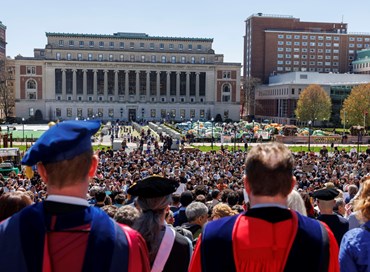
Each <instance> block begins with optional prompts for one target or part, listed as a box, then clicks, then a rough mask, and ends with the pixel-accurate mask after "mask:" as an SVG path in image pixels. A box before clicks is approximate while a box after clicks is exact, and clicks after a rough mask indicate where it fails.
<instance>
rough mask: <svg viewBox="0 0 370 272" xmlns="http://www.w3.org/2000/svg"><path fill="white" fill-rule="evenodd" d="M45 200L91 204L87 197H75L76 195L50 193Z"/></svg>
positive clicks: (81, 204)
mask: <svg viewBox="0 0 370 272" xmlns="http://www.w3.org/2000/svg"><path fill="white" fill-rule="evenodd" d="M45 201H54V202H59V203H67V204H74V205H80V206H86V207H88V206H90V205H89V202H87V200H86V199H83V198H80V197H75V196H66V195H49V196H48V197H47V198H46V200H45Z"/></svg>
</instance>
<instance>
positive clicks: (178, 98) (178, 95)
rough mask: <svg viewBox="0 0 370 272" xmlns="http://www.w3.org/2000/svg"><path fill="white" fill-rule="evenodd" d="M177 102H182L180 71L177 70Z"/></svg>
mask: <svg viewBox="0 0 370 272" xmlns="http://www.w3.org/2000/svg"><path fill="white" fill-rule="evenodd" d="M176 102H180V72H176Z"/></svg>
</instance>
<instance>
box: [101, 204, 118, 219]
mask: <svg viewBox="0 0 370 272" xmlns="http://www.w3.org/2000/svg"><path fill="white" fill-rule="evenodd" d="M101 209H102V210H103V211H104V212H105V213H106V214H107V215H108V216H109V217H110V218H114V216H115V215H116V212H117V209H118V208H117V206H114V205H105V206H103V207H102V208H101Z"/></svg>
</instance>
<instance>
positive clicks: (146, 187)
mask: <svg viewBox="0 0 370 272" xmlns="http://www.w3.org/2000/svg"><path fill="white" fill-rule="evenodd" d="M178 186H179V184H178V182H177V181H175V180H173V179H168V178H164V177H161V176H155V175H154V176H150V177H147V178H144V179H141V180H139V181H137V182H135V183H133V184H132V185H131V186H130V188H129V189H128V190H127V193H128V194H130V195H133V196H141V197H144V198H154V197H161V196H166V195H170V194H172V193H173V192H175V191H176V189H177V187H178Z"/></svg>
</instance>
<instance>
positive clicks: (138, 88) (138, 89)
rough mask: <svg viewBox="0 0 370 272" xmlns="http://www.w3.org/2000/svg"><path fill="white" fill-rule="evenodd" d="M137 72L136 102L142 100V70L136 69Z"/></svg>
mask: <svg viewBox="0 0 370 272" xmlns="http://www.w3.org/2000/svg"><path fill="white" fill-rule="evenodd" d="M135 74H136V82H135V83H136V84H135V86H136V92H135V100H136V102H139V101H140V71H135Z"/></svg>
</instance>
